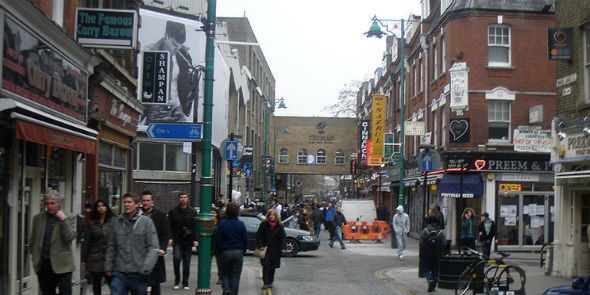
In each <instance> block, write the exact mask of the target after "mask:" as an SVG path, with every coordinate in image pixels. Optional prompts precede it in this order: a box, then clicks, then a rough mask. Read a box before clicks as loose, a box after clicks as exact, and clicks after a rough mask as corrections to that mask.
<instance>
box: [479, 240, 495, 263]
mask: <svg viewBox="0 0 590 295" xmlns="http://www.w3.org/2000/svg"><path fill="white" fill-rule="evenodd" d="M491 248H492V241H481V251H482V252H483V258H485V259H488V258H490V252H491Z"/></svg>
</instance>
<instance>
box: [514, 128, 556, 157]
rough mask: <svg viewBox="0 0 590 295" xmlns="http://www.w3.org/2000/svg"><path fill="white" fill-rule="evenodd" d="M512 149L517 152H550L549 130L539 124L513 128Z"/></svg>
mask: <svg viewBox="0 0 590 295" xmlns="http://www.w3.org/2000/svg"><path fill="white" fill-rule="evenodd" d="M512 144H514V150H515V151H517V152H540V153H550V152H551V131H550V130H542V129H541V126H518V128H516V129H514V139H513V140H512Z"/></svg>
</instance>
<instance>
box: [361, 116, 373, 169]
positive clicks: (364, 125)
mask: <svg viewBox="0 0 590 295" xmlns="http://www.w3.org/2000/svg"><path fill="white" fill-rule="evenodd" d="M370 123H371V121H370V120H361V128H360V136H359V138H360V139H361V154H360V155H361V159H360V160H361V164H366V162H367V141H368V140H369V125H370Z"/></svg>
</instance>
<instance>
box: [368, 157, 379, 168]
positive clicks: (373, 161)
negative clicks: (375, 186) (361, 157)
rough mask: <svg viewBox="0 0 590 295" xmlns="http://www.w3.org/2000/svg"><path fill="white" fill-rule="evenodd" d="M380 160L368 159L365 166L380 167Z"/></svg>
mask: <svg viewBox="0 0 590 295" xmlns="http://www.w3.org/2000/svg"><path fill="white" fill-rule="evenodd" d="M381 163H382V162H381V158H375V157H369V160H368V161H367V166H381Z"/></svg>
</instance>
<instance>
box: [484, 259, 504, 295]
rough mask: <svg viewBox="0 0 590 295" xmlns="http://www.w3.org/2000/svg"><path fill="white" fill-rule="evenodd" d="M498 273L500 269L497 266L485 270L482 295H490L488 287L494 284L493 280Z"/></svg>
mask: <svg viewBox="0 0 590 295" xmlns="http://www.w3.org/2000/svg"><path fill="white" fill-rule="evenodd" d="M499 272H500V268H499V267H498V266H497V265H494V266H491V267H490V268H488V269H486V271H485V273H484V280H483V289H484V290H483V293H485V294H490V286H491V285H493V284H494V278H495V277H496V276H497V275H498V273H499Z"/></svg>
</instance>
